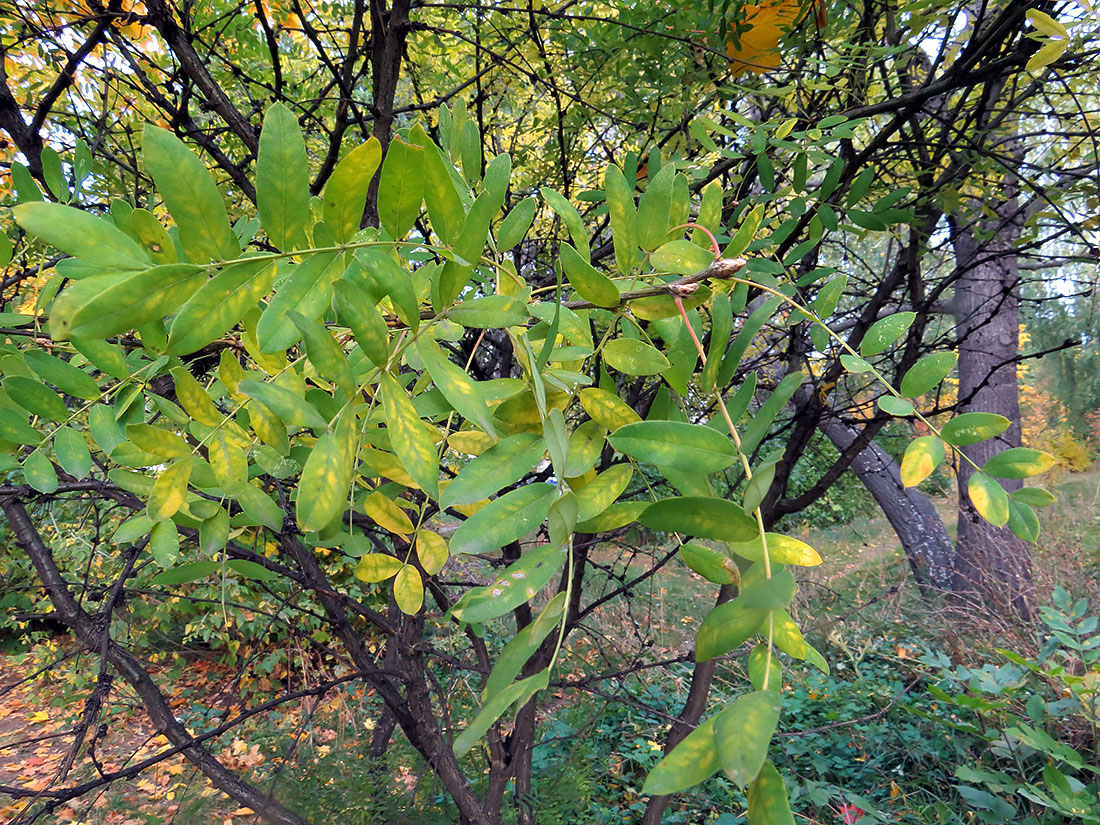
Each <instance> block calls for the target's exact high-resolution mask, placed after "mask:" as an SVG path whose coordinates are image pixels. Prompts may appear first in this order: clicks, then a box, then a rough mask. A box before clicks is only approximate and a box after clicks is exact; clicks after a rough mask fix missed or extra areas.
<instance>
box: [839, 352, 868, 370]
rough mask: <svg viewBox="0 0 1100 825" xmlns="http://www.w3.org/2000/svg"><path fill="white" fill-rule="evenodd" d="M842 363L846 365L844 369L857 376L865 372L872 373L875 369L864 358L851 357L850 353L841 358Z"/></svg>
mask: <svg viewBox="0 0 1100 825" xmlns="http://www.w3.org/2000/svg"><path fill="white" fill-rule="evenodd" d="M840 363H841V364H843V365H844V369H846V370H848V372H850V373H853V374H855V375H859V374H860V373H864V372H870V371H871V370H873V369H874V367H873V366H871V364H870V362H868V361H864V360H863V359H862V358H859V357H857V356H855V355H849V354H848V353H844V354H843V355H841V356H840Z"/></svg>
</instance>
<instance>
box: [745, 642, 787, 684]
mask: <svg viewBox="0 0 1100 825" xmlns="http://www.w3.org/2000/svg"><path fill="white" fill-rule="evenodd" d="M770 658H771V661H770V662H769V661H768V659H769V656H768V645H767V644H765V643H763V642H761V643H760V644H758V645H757V646H756V647H754V648H753V649H752V651H751V652H750V653H749V661H748V671H749V681H750V682H751V683H752V687H753V690H770V691H774V692H775V693H779V692H780V691H782V689H783V678H782V676H783V667H782V665H780V663H779V660H778V659H777V658H775V656H771V657H770ZM765 674H767V677H768V686H767V688H765V687H764V675H765Z"/></svg>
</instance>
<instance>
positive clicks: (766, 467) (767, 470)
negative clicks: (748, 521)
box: [741, 450, 783, 515]
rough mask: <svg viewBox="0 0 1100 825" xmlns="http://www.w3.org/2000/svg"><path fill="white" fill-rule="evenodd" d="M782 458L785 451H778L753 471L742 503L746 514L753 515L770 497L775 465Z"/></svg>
mask: <svg viewBox="0 0 1100 825" xmlns="http://www.w3.org/2000/svg"><path fill="white" fill-rule="evenodd" d="M782 457H783V451H782V450H776V451H775V452H773V453H771V454H769V455H768V456H767V457H765V458H764V459H763V460H762V461H761V462H760V464H759V465H758V466H757V468H756V469H755V470H754V471H753V474H752V478H750V479H749V481H748V483H747V484H746V485H745V495H744V496H743V497H742V501H741V506H742V507H743V508H744V510H745V512H746V513H748V514H750V515H751V514H752V512H753V511H754V510H755V509H756V508H757V507H759V506H760V504H761V502H763V501H764V498H765V496H767V495H768V491H769V490H770V489H771V486H772V482H773V481H775V465H776V464H778V463H779V460H780V459H781V458H782Z"/></svg>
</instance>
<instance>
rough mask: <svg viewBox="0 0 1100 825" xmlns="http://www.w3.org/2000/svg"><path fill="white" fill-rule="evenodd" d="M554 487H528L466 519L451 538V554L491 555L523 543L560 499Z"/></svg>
mask: <svg viewBox="0 0 1100 825" xmlns="http://www.w3.org/2000/svg"><path fill="white" fill-rule="evenodd" d="M557 495H558V488H557V487H555V486H554V485H553V484H544V483H542V482H537V483H534V484H527V485H525V486H523V487H520V488H519V489H517V490H512V491H511V492H509V493H506V494H504V495H503V496H501V497H500V498H498V499H496V500H495V501H491V502H489V503H488V504H487V505H485V506H484V507H482V508H481V509H480V510H478V511H477V512H476V513H475V514H474V515H472V516H470V518H468V519H466V521H464V522H463V523H462V525H461V526H460V527H459V528H458V529H457V530H456V531H455V534H454V535H453V536H452V537H451V553H453V554H457V553H488V552H490V551H492V550H497V549H499V548H501V547H503V546H504V545H506V544H508V543H509V542H513V541H515V540H516V539H521V538H523V537H524V536H526V535H527V534H528V533H530V532H532V531H533V530H535V529H536V528H537V527H538V526H539V525H540V524H542V522H543V521H544V520H545V519H546V514H547V513H549V512H550V506H551V505H552V504H553V503H554V499H555V498H557Z"/></svg>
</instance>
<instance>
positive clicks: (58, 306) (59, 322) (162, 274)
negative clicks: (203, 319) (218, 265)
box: [50, 264, 206, 339]
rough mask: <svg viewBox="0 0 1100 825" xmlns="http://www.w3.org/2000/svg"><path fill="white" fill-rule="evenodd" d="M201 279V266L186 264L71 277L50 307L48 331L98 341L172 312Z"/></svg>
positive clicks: (188, 296) (201, 281) (203, 279)
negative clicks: (122, 272)
mask: <svg viewBox="0 0 1100 825" xmlns="http://www.w3.org/2000/svg"><path fill="white" fill-rule="evenodd" d="M204 282H206V278H205V277H204V276H203V275H202V270H201V269H200V268H199V267H197V266H193V265H191V264H165V265H163V266H154V267H152V268H150V269H146V270H144V271H142V272H135V273H132V274H129V275H103V276H96V277H94V278H87V279H85V280H83V281H76V282H74V283H72V284H70V285H69V286H68V287H66V288H65V289H64V290H62V292H61V294H60V295H58V296H57V298H56V299H55V300H54V302H53V305H52V306H51V307H50V334H51V335H52V336H53V337H54V338H56V339H65V338H89V339H103V338H109V337H111V336H113V335H119V334H120V333H123V332H129V331H130V330H132V329H136V328H138V327H140V326H143V325H144V324H147V323H149V322H151V321H155V320H159V319H160V318H163V317H164V316H165V315H168V314H169V313H173V312H175V311H176V310H178V309H179V307H180V306H181V305H182V304H183V303H184V302H185V301H186V300H187V299H188V298H190V297H191V296H192V295H193V294H194V293H195V292H196V291H197V290H198V289H199V288H200V287H201V286H202V285H203V283H204Z"/></svg>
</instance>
